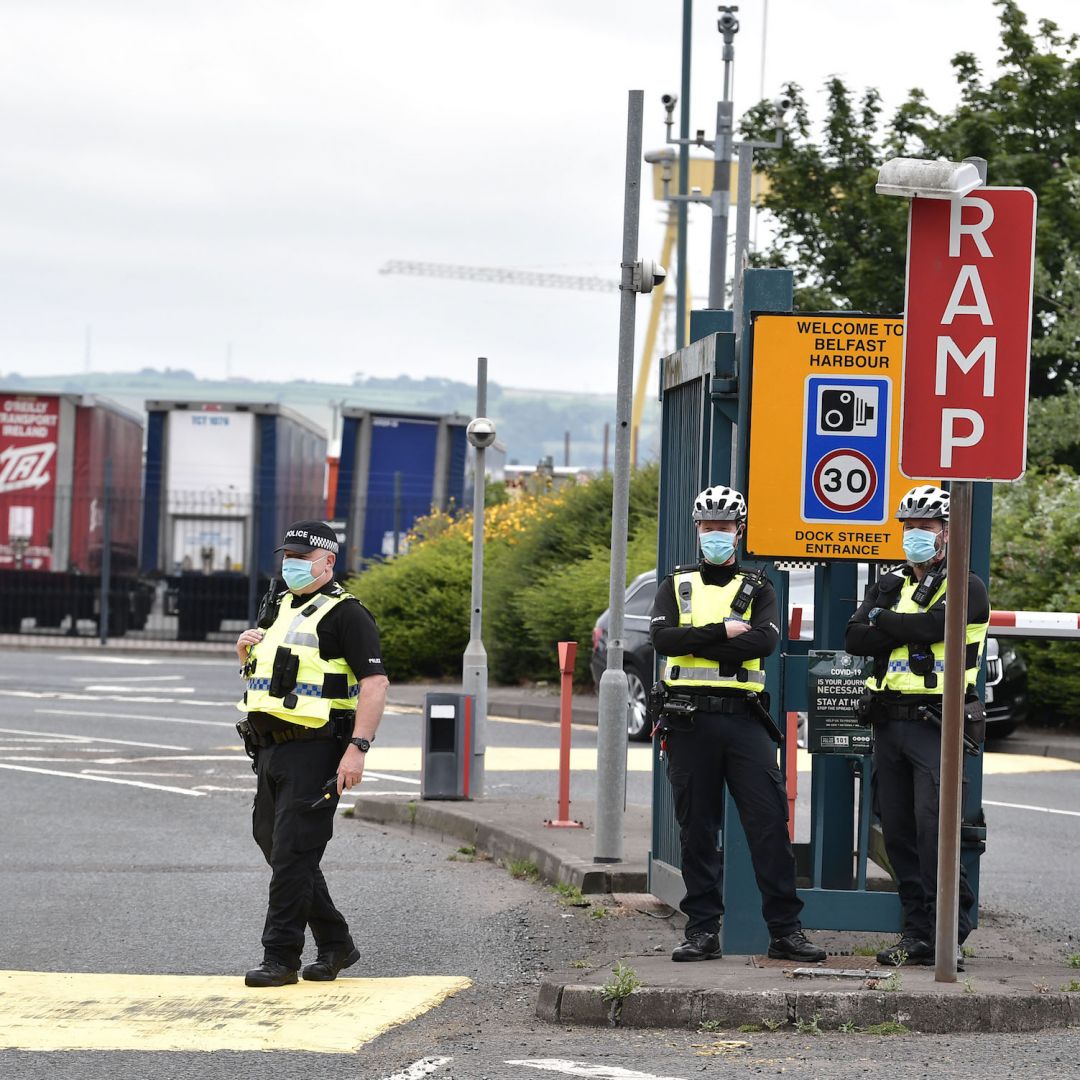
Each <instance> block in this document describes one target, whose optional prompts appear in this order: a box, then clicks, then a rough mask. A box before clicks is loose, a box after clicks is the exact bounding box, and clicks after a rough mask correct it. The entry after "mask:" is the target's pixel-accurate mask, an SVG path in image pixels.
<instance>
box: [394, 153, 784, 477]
mask: <svg viewBox="0 0 1080 1080" xmlns="http://www.w3.org/2000/svg"><path fill="white" fill-rule="evenodd" d="M645 160H646V161H647V162H649V163H650V164H651V165H652V167H653V168H652V179H653V198H655V199H656V200H657V201H658V202H664V203H666V204H667V222H666V224H665V227H664V241H663V244H662V245H661V251H660V265H661V266H663V267H666V268H668V269H669V270H670V268H671V254H672V251H673V250H674V247H675V240H676V235H677V233H678V211H677V210H676V203H675V202H674V201H672V200H671V199H670V198H669V195H668V193H669V191H670V190H671V187H672V185H674V189H675V190H678V187H679V163H678V161H677V160H676V158H675V155H674V153H663V152H662V153H659V154H646V155H645ZM689 166H690V167H689V170H688V172H687V184H688V187H689V190H690V191H691V192H692V193H694V195H695V197H698V198H701V199H707V198H708V196H709V195H710V194H711V192H712V180H713V170H714V167H715V162H714V160H713V159H712V158H693V157H692V158H690V162H689ZM737 189H738V169H737V167H736V165H735V163H732V167H731V195H732V197H733V198H734V197H735V194H736V192H737ZM768 190H769V184H768V180H767V178H766V177H765V176H764V174H762V173H760V172H757V171H756V170H755V172H754V175H753V186H752V190H751V199H752V200H753V201H754V202H755V203H756V204H760V202H761V198H762V196H763V195H764V194H766V193H767V192H768ZM379 273H380V274H412V275H414V276H416V277H437V278H453V279H456V280H458V281H484V282H491V283H492V284H495V285H531V286H534V287H537V288H542V289H577V290H584V291H586V292H618V290H619V282H618V281H616V280H615V279H614V278H602V277H577V276H576V275H574V274H550V273H547V272H545V271H542V270H517V269H513V268H511V267H500V266H458V265H456V264H453V263H434V262H409V261H406V260H403V259H394V260H391V261H390V262H388V263H386V264H385V265H384V266H382V267H380V268H379ZM666 284H667V283H666V282H661V283H660V284H659V285H657V286H656V288H655V289H653V293H652V305H651V307H650V309H649V321H648V324H647V325H646V328H645V340H644V342H643V343H642V349H641V362H640V363H639V364H638V374H637V379H636V381H635V385H634V405H633V410H632V412H631V415H630V460H631V461H632V462H633V463H634V464H635V465H636V464H637V452H638V431H639V429H640V427H641V417H642V414H643V413H644V411H645V399H646V396H647V394H648V387H649V374H650V372H651V370H652V358H653V353H654V352H655V351H656V339H657V336H658V335H659V332H660V315H661V313H662V311H663V309H664V303H665V301H666V296H665V286H666ZM690 304H691V298H690V285H689V277H688V278H687V287H686V310H685V311H684V312H683V313H682V318H683V320H684V321H683V327H684V329H685V330H686V331H687V333H686V334H685V335H684V339H688V337H689V329H690Z"/></svg>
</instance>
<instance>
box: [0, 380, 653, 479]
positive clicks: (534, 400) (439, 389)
mask: <svg viewBox="0 0 1080 1080" xmlns="http://www.w3.org/2000/svg"><path fill="white" fill-rule="evenodd" d="M0 390H52V391H62V392H64V393H73V394H100V395H101V396H103V397H107V398H111V399H112V400H113V401H116V402H117V403H119V404H121V405H124V406H126V407H127V408H129V409H132V410H133V411H135V412H142V411H143V407H144V402H146V401H148V400H151V399H153V398H180V399H184V398H190V399H191V400H193V401H248V402H260V403H261V402H271V401H273V402H279V403H280V404H282V405H287V406H288V407H289V408H291V409H295V410H296V411H297V412H300V413H303V414H304V415H305V416H307V417H309V418H310V419H312V420H313V421H314V422H315V423H316V424H318V425H319V426H320V427H322V428H324V429H325V430H326V433H327V435H328V436H329V437H330V438H331V441H333V438H334V436H335V435H336V431H335V409H336V408H337V406H339V405H341V404H345V405H353V406H359V407H361V408H366V409H375V410H378V409H409V410H412V411H415V412H435V413H453V412H458V413H463V414H465V415H467V416H472V414H473V411H474V409H475V406H476V387H475V386H474V385H471V384H469V383H463V382H454V381H453V380H451V379H434V378H428V379H410V378H409V377H408V376H406V375H399V376H397V377H396V378H393V379H380V378H363V379H357V380H356V381H355V382H351V383H327V382H313V381H310V380H307V379H298V380H294V381H292V382H258V381H255V380H252V379H239V378H232V379H201V378H198V377H197V376H195V375H193V374H192V373H191V372H190V371H184V370H175V369H171V368H166V369H165V370H164V371H158V370H155V369H153V368H143V369H142V370H141V371H135V372H87V373H80V374H71V375H47V376H29V375H18V374H7V375H0ZM488 413H489V414H490V415H491V417H492V419H494V421H495V424H496V427H497V428H498V432H499V440H500V441H501V442H502V443H503V444H504V445H505V446H506V454H507V461H508V462H517V463H520V464H523V465H533V464H535V463H536V462H537V461H539V460H540V459H541V458H543V457H546V456H548V455H550V456H551V458H552V459H553V461H554V463H555V464H556V465H561V464H563V459H564V439H565V433H566V432H570V464H571V465H579V466H581V467H583V468H590V467H591V468H597V467H599V466H600V465H601V464H602V463H603V454H604V425H605V424H608V425H610V435H609V440H610V441H609V448H608V463H609V467H610V465H611V464H613V463H614V459H615V395H614V393H612V394H611V395H610V396H607V395H604V394H575V393H558V392H555V391H547V390H514V389H511V388H509V387H504V386H500V385H499V384H498V383H495V382H491V383H489V384H488ZM658 416H659V408H658V406H657V404H656V402H655V401H650V402H649V403H648V405H647V406H646V410H645V418H644V422H643V425H642V437H641V451H640V454H639V460H641V461H646V460H650V459H654V458H656V457H657V456H658V453H659V431H658Z"/></svg>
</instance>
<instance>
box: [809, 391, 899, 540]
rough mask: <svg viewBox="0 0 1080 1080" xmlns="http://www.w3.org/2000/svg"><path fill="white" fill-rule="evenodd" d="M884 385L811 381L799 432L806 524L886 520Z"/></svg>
mask: <svg viewBox="0 0 1080 1080" xmlns="http://www.w3.org/2000/svg"><path fill="white" fill-rule="evenodd" d="M890 392H891V384H890V381H889V380H888V379H873V378H843V377H835V376H824V375H811V376H810V377H809V378H808V379H807V380H806V416H805V422H804V427H803V485H802V487H803V490H802V517H803V520H804V521H831V522H846V523H849V524H863V525H871V524H874V525H876V524H880V523H882V522H884V521H885V520H886V518H887V507H886V498H887V495H888V492H887V490H886V488H887V486H888V485H887V480H886V478H887V477H888V476H889V468H888V462H889V427H890V424H889V420H890V416H891V410H892V401H891V399H890Z"/></svg>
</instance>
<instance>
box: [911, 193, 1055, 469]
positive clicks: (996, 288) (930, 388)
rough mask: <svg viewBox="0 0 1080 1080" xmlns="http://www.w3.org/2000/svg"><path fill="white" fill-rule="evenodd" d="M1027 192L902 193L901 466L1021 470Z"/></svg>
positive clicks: (1027, 344) (1031, 209)
mask: <svg viewBox="0 0 1080 1080" xmlns="http://www.w3.org/2000/svg"><path fill="white" fill-rule="evenodd" d="M1034 263H1035V194H1034V192H1032V191H1029V190H1028V189H1027V188H976V189H975V191H973V192H972V193H971V194H970V195H968V196H967V197H966V198H963V199H953V200H949V199H920V198H915V199H912V200H911V217H910V219H909V223H908V262H907V303H906V305H905V309H906V313H905V316H904V369H903V370H904V378H903V389H902V402H901V412H900V471H901V472H902V473H903V474H904V475H905V476H907V477H910V478H911V479H913V480H915V479H917V480H921V479H929V478H932V479H934V480H935V481H936V480H937V479H939V478H944V479H946V480H1019V479H1020V477H1021V476H1023V474H1024V468H1025V465H1026V460H1027V402H1028V369H1029V366H1030V360H1031V288H1032V277H1033V269H1034Z"/></svg>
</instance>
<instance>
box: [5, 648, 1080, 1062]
mask: <svg viewBox="0 0 1080 1080" xmlns="http://www.w3.org/2000/svg"><path fill="white" fill-rule="evenodd" d="M238 685H239V679H238V678H237V676H236V673H235V668H234V666H233V665H232V664H231V663H229V662H224V663H220V662H218V661H216V660H210V659H207V658H205V657H199V658H190V659H176V658H173V657H129V656H115V655H105V656H102V655H98V654H94V653H83V652H79V653H75V652H72V653H65V654H59V653H53V652H51V651H50V652H48V653H46V652H44V651H42V652H37V651H28V650H6V651H3V652H0V775H2V785H3V786H2V791H0V820H2V827H3V835H4V843H3V845H2V846H0V880H2V882H3V886H2V890H3V905H4V912H5V921H4V932H3V934H2V935H0V970H6V971H12V970H20V971H33V972H47V973H59V972H86V973H102V972H111V973H118V974H120V975H137V974H170V975H191V976H215V975H216V976H228V977H233V976H239V974H240V973H242V972H243V971H244V970H245V969H246V968H247V967H248V966H250V965H252V964H253V963H256V962H257V961H258V959H259V956H260V949H259V944H258V939H259V933H260V930H261V924H262V916H263V911H264V900H265V889H266V881H267V871H266V868H265V866H264V864H263V863H262V860H261V857H260V856H259V853H258V851H257V850H256V848H255V847H254V844H253V842H252V841H251V839H250V835H249V829H248V826H249V816H248V815H249V810H250V802H251V795H252V792H253V789H254V778H253V776H252V774H251V771H250V768H249V767H248V764H247V760H246V758H245V757H244V756H243V754H242V753H241V752H240V751H239V748H238V746H237V740H236V735H235V731H234V729H233V725H234V723H235V719H236V718H237V716H238V715H239V714H237V713H236V712H235V710H234V709H233V708H232V702H233V700H234V699H235V696H236V695H237V692H238ZM419 723H420V721H419V717H418V716H416V715H399V714H394V715H388V716H387V718H386V720H385V721H384V724H383V727H382V728H381V729H380V732H379V737H378V740H377V744H376V752H375V753H373V754H372V760H371V762H370V765H369V776H368V778H367V779H366V785H367V784H370V785H371V786H370V787H369V788H368V787H367V786H366V785H365V787H366V790H370V791H372V792H374V791H379V790H397V791H401V790H408V791H415V790H417V789H418V775H417V773H416V771H415V769H412V770H410V769H407V768H402V767H396V768H395V767H389V766H388V767H387V768H386V769H383V768H380V767H379V764H378V754H379V753H383V754H384V760H386V761H388V762H390V763H391V764H393V763H394V762H396V763H397V765H398V766H400V765H401V764H402V763H403V762H406V763H407V760H408V755H409V753H410V752H412V753H413V754H414V757H415V751H410V748H415V747H416V746H417V745H418V742H419ZM557 739H558V735H557V730H556V729H555V727H554V726H552V725H545V724H533V723H526V722H514V723H502V722H493V723H492V724H491V736H490V745H491V746H492V747H498V748H500V750H504V751H505V753H506V754H507V757H506V758H505V759H504V760H505V761H507V762H508V763H509V764H510V765H512V766H513V767H512V768H511V767H507V768H505V769H503V770H501V771H499V770H491V771H489V773H488V781H489V785H490V788H491V790H492V791H493V792H498V791H500V790H505V791H509V790H511V789H512V790H521V791H529V792H533V791H548V792H550V793H551V794H552V797H553V798H554V793H555V786H554V785H555V778H554V775H553V774H552V773H551V772H550V771H549V770H548V769H547V767H546V759H545V760H544V761H541V762H540V763H539V764H540V765H542V766H544V767H540V768H536V767H530V761H532V762H533V764H534V765H535V764H536V757H537V755H535V754H530V753H529V752H528V751H529V748H546V749H547V750H548V751H550V748H551V747H554V746H556V745H557ZM574 743H575V746H583V747H587V746H590V745H595V731H593V730H589V729H582V730H579V731H575V733H574ZM91 778H93V779H91ZM629 784H630V787H629V791H630V798H631V799H632V801H647V800H648V797H649V795H648V793H649V790H650V779H649V776H648V774H647V773H640V774H639V773H634V772H632V773H631V774H630V780H629ZM500 785H506V787H505V788H501V787H500ZM807 787H808V785H807ZM575 793H576V795H577V797H587V798H591V797H592V795H593V792H592V790H591V783H590V776H589V774H586V773H583V774H575ZM984 797H985V800H986V801H987V803H988V807H987V815H988V818H989V820H990V827H991V842H990V845H989V848H988V852H987V856H986V860H985V861H984V864H983V903H984V905H986V906H988V907H992V908H993V909H994V910H995V911H997V912H999V913H1006V914H1010V913H1011V914H1013V915H1015V917H1017V918H1023V919H1027V920H1029V922H1030V925H1031V926H1032V927H1034V928H1035V929H1037V930H1039V931H1040V933H1042V934H1043V935H1045V936H1046V937H1047V939H1048V940H1059V941H1060V942H1061V943H1063V946H1068V945H1069V943H1070V942H1071V947H1067V948H1066V951H1071V952H1077V951H1080V945H1078V944H1077V942H1078V940H1080V934H1078V931H1077V913H1076V904H1075V896H1076V895H1077V888H1078V886H1080V881H1078V879H1077V876H1076V874H1077V871H1076V868H1075V865H1073V860H1071V858H1066V857H1063V854H1064V853H1067V852H1069V851H1071V850H1073V849H1074V847H1075V845H1074V844H1073V842H1072V837H1073V836H1074V835H1075V829H1076V822H1077V818H1078V817H1080V771H1078V770H1075V769H1074V770H1068V771H1061V772H1038V773H1032V772H1022V773H998V772H995V771H993V769H991V770H990V771H989V774H988V775H987V777H986V781H985V788H984ZM344 801H345V802H347V800H344ZM994 804H1010V805H1007V806H1006V805H994ZM1036 806H1037V807H1041V809H1022V808H1021V807H1036ZM1050 810H1053V811H1057V812H1055V813H1050V812H1048V811H1050ZM453 854H455V852H454V847H453V845H452V844H450V843H443V842H440V841H438V840H437V839H434V838H432V837H429V836H426V835H422V834H415V835H409V834H405V833H401V832H396V831H394V830H392V829H383V828H377V827H373V826H369V825H365V824H363V823H361V822H359V821H355V820H348V821H347V820H339V822H338V825H337V835H336V837H335V839H334V841H333V842H332V843H331V845H330V847H329V849H328V852H327V857H326V859H325V860H324V864H323V865H324V868H325V870H326V874H327V879H328V881H329V882H330V886H331V889H332V892H333V894H334V896H335V899H336V900H337V901H338V903H339V906H340V907H342V909H343V910H344V911H346V912H347V913H349V915H350V919H351V921H352V923H353V926H354V930H355V931H357V936H358V938H359V939H360V940H362V951H363V953H364V959H363V961H362V963H361V965H360V967H358V969H356V971H355V972H350V974H354V973H355V974H367V975H370V976H378V977H379V978H388V977H401V976H416V975H431V976H435V975H441V976H463V977H466V978H468V979H470V980H472V986H471V987H470V988H469V989H467V990H463V991H461V992H459V993H457V994H455V995H454V996H452V997H450V998H448V999H447V1000H446V1002H445V1003H444V1004H442V1005H440V1006H438V1007H437V1008H434V1009H431V1010H430V1011H427V1012H423V1013H422V1015H420V1017H419V1018H418V1019H415V1020H413V1021H412V1022H411V1023H403V1024H401V1025H400V1026H398V1027H394V1028H392V1029H391V1030H390V1031H389V1032H388V1033H386V1034H384V1035H382V1036H381V1037H380V1038H378V1039H376V1040H375V1041H374V1042H371V1043H368V1044H367V1045H365V1046H364V1047H362V1048H361V1050H360V1051H358V1052H357V1053H356V1054H345V1055H329V1054H311V1053H302V1052H296V1051H293V1050H280V1051H277V1052H275V1053H274V1055H273V1057H272V1058H269V1059H268V1058H267V1056H266V1055H265V1054H258V1053H238V1052H230V1051H217V1052H215V1053H212V1054H207V1053H196V1052H193V1051H187V1050H174V1051H170V1052H158V1051H155V1050H153V1049H152V1048H150V1047H149V1046H148V1048H147V1049H146V1050H139V1051H134V1050H132V1051H127V1052H116V1051H111V1050H70V1051H64V1052H58V1053H44V1052H27V1051H23V1050H19V1051H0V1075H3V1076H12V1077H19V1078H21V1077H34V1078H38V1077H42V1078H44V1077H49V1078H56V1077H67V1076H71V1077H79V1078H91V1080H93V1078H97V1077H101V1078H105V1077H109V1078H112V1077H127V1076H130V1077H146V1076H155V1077H169V1076H193V1075H196V1074H197V1075H199V1076H200V1077H207V1078H215V1077H218V1076H221V1077H226V1076H230V1077H231V1076H236V1075H241V1076H245V1075H260V1076H261V1075H263V1074H264V1073H265V1072H267V1071H268V1069H271V1068H272V1071H273V1073H274V1074H275V1076H278V1077H283V1078H284V1077H294V1076H295V1077H316V1076H318V1077H323V1076H326V1077H338V1076H340V1077H363V1078H365V1080H367V1078H371V1080H383V1078H389V1077H395V1080H414V1078H416V1077H421V1076H425V1075H431V1076H434V1077H436V1078H437V1080H438V1078H441V1077H450V1076H452V1077H458V1078H470V1080H472V1078H479V1077H492V1078H503V1077H507V1078H508V1077H514V1078H520V1077H523V1076H536V1077H543V1076H545V1075H546V1076H558V1075H590V1076H594V1077H596V1076H599V1077H603V1076H608V1077H621V1078H622V1080H635V1076H639V1077H683V1078H689V1077H695V1076H698V1075H701V1074H702V1072H705V1071H707V1072H713V1071H715V1070H716V1069H718V1068H719V1067H720V1066H721V1063H722V1067H723V1068H724V1071H725V1072H726V1073H731V1074H732V1075H736V1076H738V1075H749V1074H750V1073H754V1074H755V1075H756V1074H759V1073H761V1072H778V1071H780V1070H783V1072H784V1074H785V1075H788V1076H820V1075H829V1076H844V1077H846V1076H855V1075H863V1074H864V1073H865V1071H867V1069H868V1068H870V1067H871V1066H874V1065H875V1064H877V1065H884V1064H886V1063H888V1065H889V1067H890V1071H891V1072H892V1073H893V1074H894V1075H923V1073H924V1072H926V1071H927V1070H928V1069H930V1068H931V1067H932V1069H933V1071H934V1073H935V1075H939V1076H964V1077H967V1078H970V1077H972V1076H981V1075H987V1076H989V1075H994V1076H1010V1075H1018V1076H1019V1075H1023V1076H1038V1077H1042V1076H1046V1077H1050V1076H1061V1075H1065V1073H1066V1072H1067V1071H1068V1068H1069V1067H1068V1066H1067V1065H1066V1064H1065V1063H1072V1064H1075V1062H1076V1061H1077V1060H1080V1036H1077V1035H1076V1034H1075V1033H1070V1034H1061V1033H1056V1034H1055V1033H1049V1034H1046V1035H1039V1036H1025V1037H1017V1036H1010V1037H1006V1036H1001V1037H995V1036H990V1037H988V1036H978V1037H966V1038H962V1037H957V1038H946V1037H921V1038H918V1039H916V1038H915V1037H908V1036H902V1037H898V1038H894V1039H888V1038H876V1039H875V1038H872V1037H869V1036H842V1035H828V1036H822V1037H819V1038H816V1039H815V1038H804V1037H799V1036H794V1035H790V1034H780V1033H777V1034H775V1035H772V1034H767V1033H766V1034H762V1035H753V1036H746V1037H743V1036H734V1037H736V1038H739V1039H741V1040H742V1041H744V1042H746V1043H747V1044H748V1045H747V1046H744V1047H723V1046H719V1045H717V1043H716V1039H717V1037H716V1036H713V1035H702V1034H698V1033H680V1032H667V1031H665V1032H658V1033H641V1032H624V1031H618V1032H609V1031H599V1032H592V1031H565V1030H562V1029H557V1028H552V1027H550V1026H548V1025H542V1024H540V1023H539V1022H537V1021H535V1020H533V1019H532V1016H531V1013H532V1009H533V1006H534V1004H535V987H536V983H537V979H538V976H539V975H540V974H541V973H542V972H543V971H545V970H548V969H562V970H565V969H566V968H567V967H568V966H570V965H571V964H573V963H575V962H578V963H583V962H586V961H588V962H590V964H593V963H599V962H603V960H604V958H605V957H607V956H609V955H617V954H622V955H626V954H628V953H633V952H635V951H637V952H641V951H647V950H649V949H652V948H654V947H655V948H659V949H662V950H667V949H669V948H670V947H671V944H672V943H673V941H674V940H676V935H677V929H676V927H675V926H673V925H672V924H671V923H670V922H663V921H657V920H654V919H650V918H647V917H646V916H644V915H630V916H622V917H619V918H615V917H610V918H606V919H596V918H590V917H588V916H587V915H586V913H585V912H583V911H582V910H581V909H567V908H564V907H561V906H560V905H559V904H558V903H557V901H556V899H555V898H554V897H553V896H552V894H551V893H550V892H549V891H548V890H544V889H542V888H540V887H537V886H533V885H529V884H526V883H523V882H519V881H515V880H513V879H512V878H511V877H510V876H509V875H508V874H507V873H506V872H505V871H503V870H501V869H500V868H497V867H495V866H493V865H491V864H489V863H485V862H468V861H463V860H458V859H451V858H449V856H451V855H453ZM361 969H363V970H361ZM3 1026H4V1019H3V1017H2V1016H0V1033H2V1031H3ZM726 1037H728V1038H731V1037H733V1036H732V1034H731V1033H728V1034H727V1036H726ZM717 1057H719V1058H721V1059H722V1062H720V1061H717V1060H716V1058H717ZM268 1062H272V1066H270V1065H268ZM425 1062H426V1064H425ZM574 1063H577V1065H575V1064H574ZM572 1068H576V1069H577V1071H576V1072H574V1071H567V1070H570V1069H572ZM585 1069H591V1070H593V1071H591V1072H589V1071H582V1070H585ZM603 1069H607V1070H608V1071H607V1072H604V1071H596V1070H603ZM618 1069H621V1070H624V1071H623V1072H621V1073H620V1072H618V1071H612V1070H618ZM823 1070H824V1072H823Z"/></svg>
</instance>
